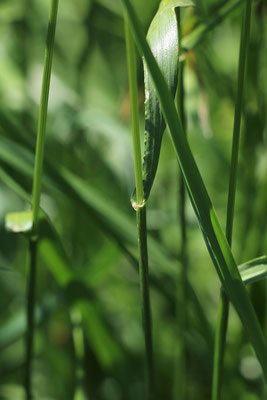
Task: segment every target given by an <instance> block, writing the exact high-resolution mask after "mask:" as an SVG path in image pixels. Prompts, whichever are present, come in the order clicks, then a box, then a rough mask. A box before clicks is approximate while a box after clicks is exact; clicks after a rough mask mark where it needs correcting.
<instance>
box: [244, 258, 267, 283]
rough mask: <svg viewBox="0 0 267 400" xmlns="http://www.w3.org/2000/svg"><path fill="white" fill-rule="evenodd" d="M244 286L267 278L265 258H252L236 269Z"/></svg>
mask: <svg viewBox="0 0 267 400" xmlns="http://www.w3.org/2000/svg"><path fill="white" fill-rule="evenodd" d="M238 269H239V271H240V274H241V277H242V280H243V282H244V284H245V285H248V284H250V283H254V282H258V281H260V280H262V279H264V278H266V276H267V256H262V257H258V258H254V259H253V260H250V261H247V262H246V263H245V264H242V265H239V267H238Z"/></svg>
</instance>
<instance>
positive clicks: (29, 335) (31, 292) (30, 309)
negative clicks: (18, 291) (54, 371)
mask: <svg viewBox="0 0 267 400" xmlns="http://www.w3.org/2000/svg"><path fill="white" fill-rule="evenodd" d="M29 258H30V260H29V278H28V285H27V286H28V287H27V332H26V360H25V393H26V399H27V400H31V399H32V398H33V397H32V360H33V340H34V304H35V281H36V261H37V241H36V240H34V239H30V241H29Z"/></svg>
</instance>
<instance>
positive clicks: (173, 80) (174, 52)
mask: <svg viewBox="0 0 267 400" xmlns="http://www.w3.org/2000/svg"><path fill="white" fill-rule="evenodd" d="M192 5H194V3H193V2H192V1H190V0H183V1H174V0H163V1H162V2H161V3H160V7H159V9H158V12H157V13H156V15H155V17H154V19H153V21H152V23H151V25H150V27H149V30H148V34H147V40H148V42H149V44H150V47H151V50H152V52H153V54H154V57H155V58H156V60H157V62H158V65H159V67H160V69H161V72H162V74H163V75H164V77H165V79H166V82H167V84H168V87H169V89H170V92H171V94H172V96H173V97H174V96H175V92H176V88H177V83H178V64H179V40H178V26H177V16H176V12H175V8H176V7H187V6H192ZM144 82H145V133H144V158H143V189H144V199H145V201H146V200H147V199H148V197H149V194H150V191H151V188H152V185H153V181H154V178H155V175H156V171H157V167H158V162H159V155H160V148H161V142H162V136H163V133H164V130H165V128H166V123H165V121H164V118H163V115H162V112H161V109H160V102H159V99H158V95H157V92H156V88H155V86H154V83H153V80H152V78H151V76H150V74H149V72H148V69H147V65H146V62H145V61H144Z"/></svg>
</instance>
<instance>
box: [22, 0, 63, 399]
mask: <svg viewBox="0 0 267 400" xmlns="http://www.w3.org/2000/svg"><path fill="white" fill-rule="evenodd" d="M58 1H59V0H51V3H50V12H49V24H48V32H47V43H46V50H45V58H44V70H43V80H42V91H41V100H40V111H39V120H38V130H37V144H36V153H35V164H34V178H33V190H32V224H33V225H32V232H31V236H30V240H29V257H30V261H29V278H28V290H27V334H26V368H25V392H26V397H27V400H30V399H32V359H33V352H34V308H35V286H36V263H37V245H38V216H39V210H40V197H41V185H42V170H43V159H44V147H45V132H46V120H47V108H48V97H49V88H50V78H51V68H52V59H53V50H54V41H55V32H56V22H57V11H58Z"/></svg>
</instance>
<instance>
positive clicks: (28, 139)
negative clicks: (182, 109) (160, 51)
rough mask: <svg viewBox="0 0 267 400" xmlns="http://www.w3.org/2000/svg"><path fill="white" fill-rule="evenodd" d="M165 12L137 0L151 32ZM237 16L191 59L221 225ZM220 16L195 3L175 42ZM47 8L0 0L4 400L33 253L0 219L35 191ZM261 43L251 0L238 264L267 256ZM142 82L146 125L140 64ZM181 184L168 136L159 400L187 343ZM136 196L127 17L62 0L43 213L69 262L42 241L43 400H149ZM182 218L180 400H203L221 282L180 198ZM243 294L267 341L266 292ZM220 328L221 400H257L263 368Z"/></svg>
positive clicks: (17, 366) (193, 138) (233, 329)
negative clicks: (183, 385) (183, 399)
mask: <svg viewBox="0 0 267 400" xmlns="http://www.w3.org/2000/svg"><path fill="white" fill-rule="evenodd" d="M158 3H159V2H158V1H156V0H149V1H148V0H147V1H146V2H145V3H144V2H143V0H135V6H136V10H137V12H138V15H139V16H140V18H141V19H142V22H143V25H144V29H147V27H148V26H149V23H150V22H151V19H152V18H153V15H154V13H155V11H156V9H157V6H158ZM230 3H233V1H231V2H230ZM243 3H244V2H242V1H241V2H240V4H241V5H240V6H239V7H237V8H236V9H235V10H234V12H232V13H231V14H230V15H229V16H228V17H227V18H226V19H225V20H224V21H221V23H220V24H219V23H218V24H216V26H215V28H214V29H213V30H212V31H211V32H210V33H208V34H207V35H206V36H205V37H204V38H203V40H202V41H201V43H199V44H198V46H197V47H196V48H195V49H193V50H192V51H190V52H188V53H187V55H186V67H185V96H186V98H185V103H186V115H187V125H188V138H189V142H190V146H191V149H192V151H193V154H194V156H195V158H196V160H197V163H198V165H199V168H200V171H201V173H202V175H203V178H204V181H205V183H206V185H207V188H208V190H209V193H210V195H211V198H212V200H213V202H214V205H215V208H216V210H217V212H218V215H219V218H220V221H221V223H222V224H223V226H224V222H225V218H226V202H227V189H228V173H229V160H230V149H231V137H232V127H233V115H234V103H235V93H236V83H237V82H236V80H237V79H236V78H237V66H238V51H239V38H240V28H241V16H242V4H243ZM221 4H225V2H224V1H223V2H221V3H220V2H215V1H214V0H213V1H212V0H209V1H202V0H201V1H197V6H196V8H195V9H192V8H189V9H187V10H186V11H184V12H183V18H182V22H183V31H184V35H187V34H188V33H190V31H191V30H193V29H194V28H195V27H196V26H198V25H199V24H201V23H204V24H205V23H208V22H209V21H210V20H211V19H212V18H214V16H215V15H216V12H217V10H218V8H219V7H220V5H221ZM48 7H49V1H48V0H38V1H37V0H27V1H26V0H7V1H5V0H1V1H0V210H1V212H0V218H1V219H0V291H1V296H0V298H1V301H0V399H8V400H9V399H14V400H15V399H18V400H19V399H22V398H23V371H24V333H25V315H24V308H25V287H26V268H25V265H26V264H27V250H28V249H27V240H26V239H25V237H23V236H20V235H15V234H12V233H7V232H6V231H5V225H4V219H5V215H6V213H8V212H12V211H22V210H26V209H28V208H29V204H28V203H27V202H26V201H25V199H23V195H21V188H23V190H24V191H25V192H27V193H30V192H31V185H32V171H33V155H34V146H35V138H36V127H37V118H38V107H39V98H40V87H41V77H42V63H43V55H44V48H45V40H46V30H47V18H48ZM266 30H267V14H266V3H264V1H255V2H253V13H252V33H251V44H250V49H249V60H248V69H247V76H246V95H245V98H246V101H245V105H244V119H243V125H242V143H241V149H240V165H239V176H238V187H237V190H238V192H237V205H236V213H235V222H234V240H233V252H234V255H235V257H236V260H237V262H238V263H239V264H240V263H242V262H244V261H246V260H248V259H250V258H254V257H256V256H260V255H262V254H264V253H266V251H267V250H266V249H267V231H266V223H267V222H266V221H267V206H266V204H267V202H266V198H267V148H266V139H267V134H266V123H265V118H266V117H265V115H266V112H267V109H266V99H267V62H266V61H267V48H266V33H267V32H266ZM138 78H139V84H140V86H139V88H140V90H139V93H140V116H141V124H142V127H143V125H144V121H143V119H144V118H143V111H144V110H143V100H144V95H143V73H142V63H141V59H140V58H139V59H138ZM179 176H180V175H179V170H178V167H177V162H176V159H175V155H174V152H173V149H172V145H171V142H170V139H169V136H168V134H165V136H164V140H163V145H162V151H161V158H160V164H159V169H158V173H157V176H156V180H155V184H154V186H153V189H152V194H151V198H150V201H149V204H148V230H149V236H150V240H149V251H150V253H149V255H150V270H151V280H152V282H151V303H152V313H153V336H154V346H155V362H156V383H155V384H156V389H157V390H156V393H157V399H172V392H173V381H174V380H175V379H176V376H175V373H174V354H176V353H177V352H178V354H179V346H180V333H179V327H178V326H177V319H176V318H175V306H174V304H175V298H176V291H179V272H180V270H181V263H180V261H179V258H180V253H181V246H180V242H181V238H180V223H179ZM133 188H134V168H133V156H132V144H131V127H130V104H129V92H128V79H127V66H126V56H125V44H124V24H123V18H122V9H121V4H120V2H119V1H118V0H91V1H88V0H76V1H75V2H73V1H71V0H65V1H61V2H60V5H59V14H58V25H57V33H56V47H55V54H54V61H53V75H52V80H51V91H50V100H49V114H48V124H47V141H46V155H45V168H44V185H43V195H42V200H41V204H42V208H43V209H44V210H45V212H46V213H47V214H48V216H49V218H50V220H51V221H52V223H53V225H54V227H55V229H56V231H57V233H58V235H59V236H60V239H61V241H62V244H63V248H64V251H65V253H66V257H68V262H66V261H64V260H65V258H64V256H62V253H63V250H62V249H61V248H60V246H59V247H57V248H56V249H55V248H54V247H53V242H52V241H51V240H50V239H51V235H50V233H49V234H47V233H45V234H44V238H43V240H42V241H41V244H40V253H39V258H38V277H37V310H36V321H37V325H38V328H37V329H36V338H35V360H34V375H33V384H34V391H35V393H36V399H65V400H69V399H73V398H75V400H78V399H87V398H88V399H92V400H131V399H132V400H134V399H142V396H143V391H144V345H143V333H142V324H141V315H140V300H139V284H138V274H137V272H136V264H135V260H134V259H133V257H136V255H137V245H136V236H137V233H136V227H135V213H134V210H133V209H132V208H131V206H130V201H129V198H130V194H131V192H132V190H133ZM186 215H187V221H188V258H189V262H188V264H189V265H188V271H189V272H188V273H189V279H190V289H188V299H187V310H186V313H187V329H186V332H184V335H185V340H186V353H187V392H188V393H187V394H188V399H198V400H202V399H208V398H209V396H210V387H211V372H212V350H213V343H212V341H213V336H214V327H215V323H216V313H217V304H218V299H219V289H220V285H219V280H218V278H217V275H216V273H215V271H214V269H213V265H212V263H211V261H210V258H209V255H208V252H207V250H206V247H205V244H204V241H203V239H202V235H201V232H200V229H199V227H198V224H197V220H196V218H195V216H194V213H193V210H192V208H191V205H190V204H189V201H187V208H186ZM53 234H54V235H56V234H55V232H54V233H53ZM49 235H50V236H49ZM58 249H59V250H58ZM133 267H134V268H133ZM177 282H178V284H177ZM192 289H193V290H192ZM250 292H251V296H252V299H253V301H254V304H255V307H256V310H257V312H258V315H259V318H260V322H261V324H262V326H263V329H264V331H265V333H266V334H267V320H266V315H267V314H266V306H267V301H266V300H267V297H266V285H265V283H264V282H261V283H260V284H256V285H254V286H253V287H252V288H251V290H250ZM178 307H179V306H178ZM178 311H179V308H178ZM229 325H230V326H229V333H228V337H227V345H228V346H227V352H226V359H225V374H224V386H223V398H224V399H228V400H231V399H233V400H234V399H237V398H239V399H242V400H254V399H255V400H256V399H259V398H260V396H261V391H262V387H261V373H260V367H259V366H258V364H257V361H256V359H255V358H254V356H253V354H252V351H251V349H250V347H249V345H248V342H247V340H246V337H245V336H244V333H243V331H242V329H241V324H240V322H239V320H238V317H237V315H236V314H235V312H234V310H231V315H230V324H229ZM177 379H178V378H177Z"/></svg>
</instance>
